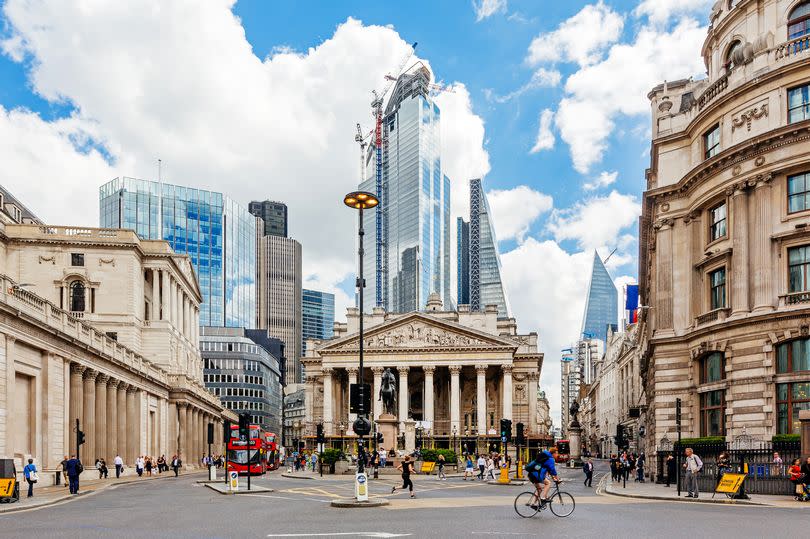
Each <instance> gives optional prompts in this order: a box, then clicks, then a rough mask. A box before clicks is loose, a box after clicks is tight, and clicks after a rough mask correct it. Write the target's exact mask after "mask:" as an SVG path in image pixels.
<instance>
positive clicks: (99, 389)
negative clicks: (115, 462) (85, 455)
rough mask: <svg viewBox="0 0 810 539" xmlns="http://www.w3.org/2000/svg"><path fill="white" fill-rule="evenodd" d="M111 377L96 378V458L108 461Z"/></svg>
mask: <svg viewBox="0 0 810 539" xmlns="http://www.w3.org/2000/svg"><path fill="white" fill-rule="evenodd" d="M109 380H110V377H109V376H107V375H106V374H100V375H98V376H97V377H96V455H95V456H94V457H93V461H95V459H96V458H103V459H104V460H107V382H109Z"/></svg>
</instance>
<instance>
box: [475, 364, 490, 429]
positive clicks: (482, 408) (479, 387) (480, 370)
mask: <svg viewBox="0 0 810 539" xmlns="http://www.w3.org/2000/svg"><path fill="white" fill-rule="evenodd" d="M475 374H476V386H475V387H476V397H475V400H476V403H477V405H478V406H477V409H476V415H477V416H478V434H479V435H480V436H486V434H487V366H486V365H476V366H475Z"/></svg>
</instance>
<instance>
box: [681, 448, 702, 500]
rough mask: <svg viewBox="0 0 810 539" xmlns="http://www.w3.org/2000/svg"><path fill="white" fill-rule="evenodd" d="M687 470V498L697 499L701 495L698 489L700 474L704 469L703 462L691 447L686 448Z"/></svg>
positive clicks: (685, 468) (685, 465)
mask: <svg viewBox="0 0 810 539" xmlns="http://www.w3.org/2000/svg"><path fill="white" fill-rule="evenodd" d="M683 468H684V470H686V497H687V498H697V497H698V494H699V493H700V491H699V489H698V474H699V473H700V470H702V469H703V461H702V460H700V457H699V456H697V455H695V453H694V451H692V448H691V447H687V448H686V462H685V463H684V465H683Z"/></svg>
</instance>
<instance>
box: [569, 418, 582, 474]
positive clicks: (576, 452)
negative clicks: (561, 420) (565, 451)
mask: <svg viewBox="0 0 810 539" xmlns="http://www.w3.org/2000/svg"><path fill="white" fill-rule="evenodd" d="M568 440H569V443H570V445H571V463H572V465H576V463H578V462H579V461H580V460H581V457H582V427H581V426H580V425H579V423H572V424H571V425H569V426H568Z"/></svg>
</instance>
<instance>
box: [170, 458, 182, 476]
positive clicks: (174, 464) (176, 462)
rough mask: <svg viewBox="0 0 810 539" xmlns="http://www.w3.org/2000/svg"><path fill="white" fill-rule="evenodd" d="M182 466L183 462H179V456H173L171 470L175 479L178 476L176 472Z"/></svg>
mask: <svg viewBox="0 0 810 539" xmlns="http://www.w3.org/2000/svg"><path fill="white" fill-rule="evenodd" d="M182 464H183V462H182V461H181V460H180V455H175V456H174V457H172V470H174V476H175V477H177V476H178V472H179V470H180V466H181V465H182Z"/></svg>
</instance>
